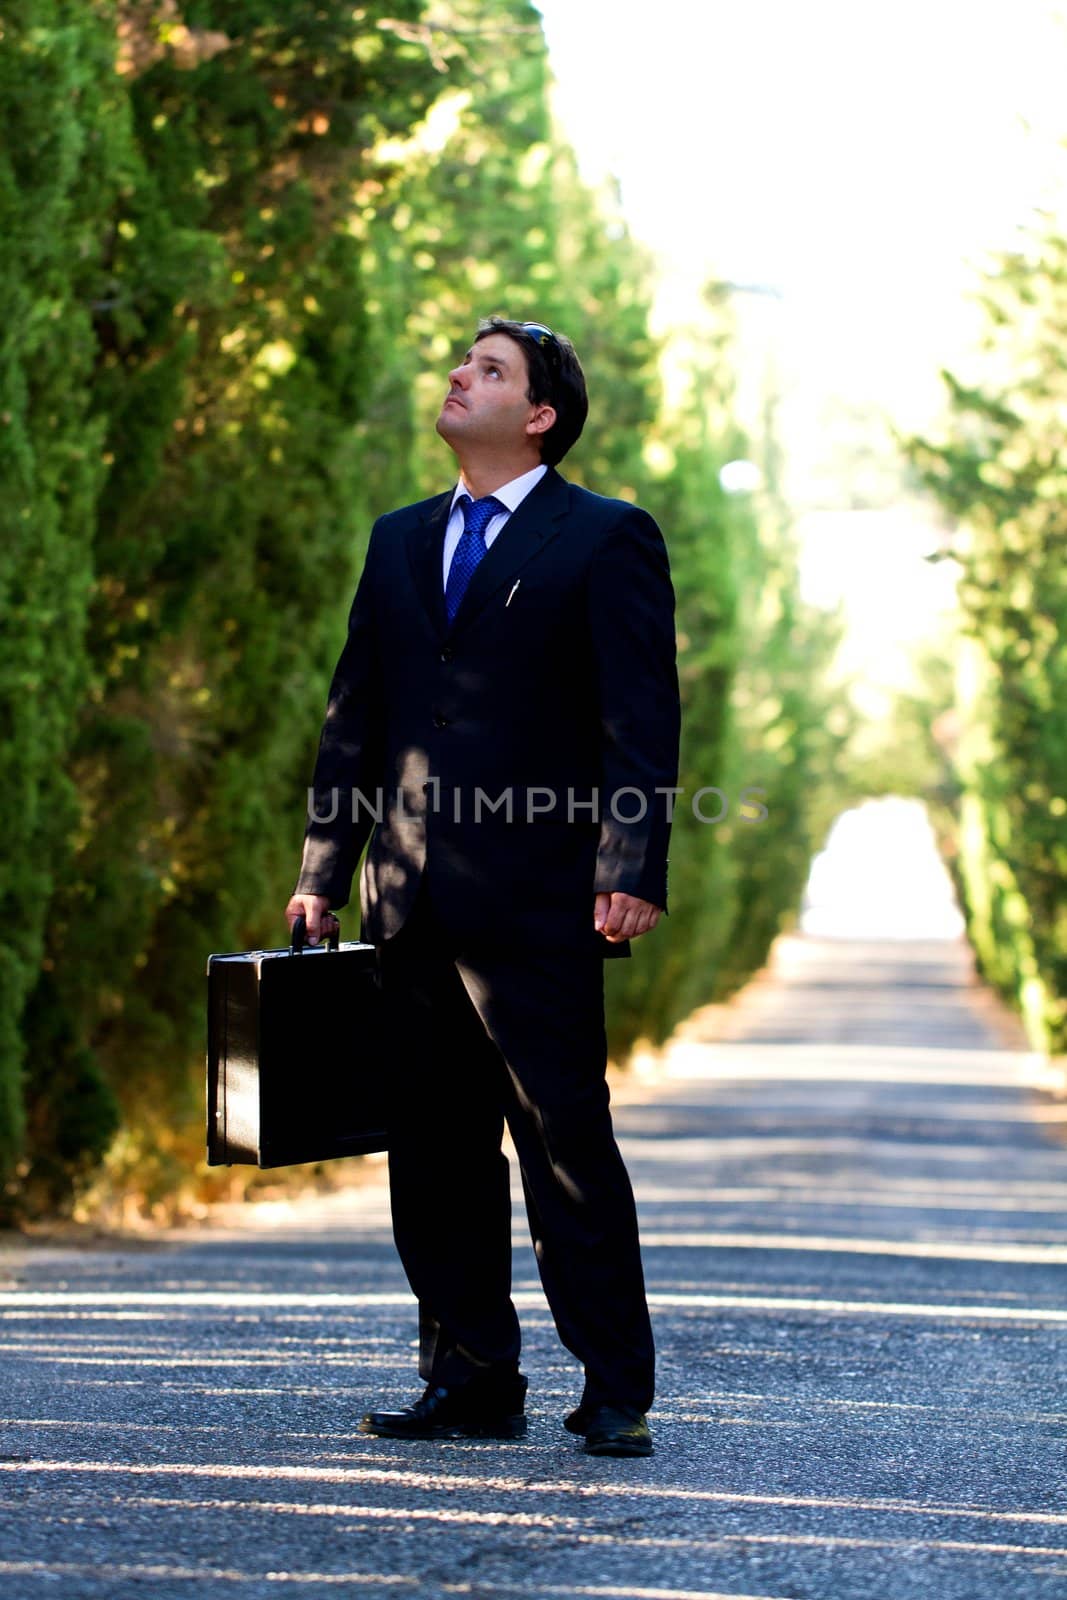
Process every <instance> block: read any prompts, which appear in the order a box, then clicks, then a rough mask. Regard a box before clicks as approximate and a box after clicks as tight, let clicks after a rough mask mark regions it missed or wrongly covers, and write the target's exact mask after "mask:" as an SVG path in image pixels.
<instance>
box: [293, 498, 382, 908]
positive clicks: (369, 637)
mask: <svg viewBox="0 0 1067 1600" xmlns="http://www.w3.org/2000/svg"><path fill="white" fill-rule="evenodd" d="M377 526H378V525H377V523H376V524H375V529H374V532H372V534H371V540H370V545H369V548H368V550H367V559H366V561H365V562H364V565H363V573H362V576H361V577H360V580H359V585H358V587H357V589H356V594H355V599H354V600H353V602H352V608H351V610H350V612H349V617H348V637H347V639H346V641H345V646H344V649H343V650H342V652H341V656H340V659H339V661H338V663H337V667H336V669H335V671H334V675H333V680H332V682H331V684H330V692H329V697H328V700H327V705H326V720H325V722H324V723H323V727H322V735H321V737H320V739H319V750H318V757H317V759H316V762H315V771H314V774H313V776H312V780H311V789H310V791H309V793H308V821H307V828H306V831H305V835H304V856H303V861H302V863H301V868H300V876H299V878H298V879H297V883H296V888H295V889H294V891H293V892H294V894H317V895H326V896H327V898H328V899H329V902H330V905H331V906H332V907H334V908H337V909H339V908H340V907H341V906H343V905H346V904H347V902H348V899H349V896H350V894H351V890H352V878H353V875H354V873H355V870H356V864H357V862H358V861H359V858H360V854H361V853H362V850H363V847H364V845H365V844H366V843H367V840H368V838H369V837H370V832H371V828H372V827H373V825H374V820H375V817H374V812H375V810H378V811H380V797H379V791H380V788H381V786H382V784H383V782H384V737H383V725H384V716H383V705H382V676H381V657H380V652H379V647H378V627H377V618H376V613H375V601H374V566H375V533H376V532H377Z"/></svg>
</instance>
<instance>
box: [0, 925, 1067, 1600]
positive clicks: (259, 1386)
mask: <svg viewBox="0 0 1067 1600" xmlns="http://www.w3.org/2000/svg"><path fill="white" fill-rule="evenodd" d="M1040 1080H1041V1072H1040V1063H1039V1062H1037V1060H1036V1059H1035V1058H1034V1057H1032V1056H1030V1055H1028V1054H1027V1053H1026V1052H1025V1049H1024V1047H1023V1044H1022V1040H1021V1038H1020V1036H1019V1035H1018V1034H1017V1033H1016V1031H1015V1030H1014V1027H1013V1025H1012V1024H1011V1023H1010V1020H1009V1019H1007V1018H1006V1016H1005V1015H1004V1014H1003V1013H1001V1011H1000V1010H999V1008H998V1007H997V1006H996V1004H995V1003H994V1002H993V1001H992V1000H991V998H990V996H989V995H988V993H987V992H986V991H985V990H984V989H983V988H982V987H981V986H979V985H977V984H976V983H975V982H974V979H973V975H972V968H971V963H970V958H969V955H968V953H967V950H966V947H965V946H964V945H963V944H962V943H959V942H957V941H954V940H948V939H945V940H931V941H927V942H923V941H910V942H907V941H900V942H893V941H887V942H878V941H867V942H864V941H862V940H859V941H852V942H847V941H841V940H835V939H832V938H825V937H823V938H818V937H816V938H813V937H805V936H802V935H794V936H790V937H787V938H785V939H782V940H780V941H779V942H778V945H777V946H776V950H775V956H774V961H773V963H772V967H771V969H769V971H768V972H767V973H765V974H764V975H763V976H762V977H761V978H760V980H759V981H757V982H755V983H754V984H752V985H750V986H749V988H748V989H747V990H746V991H745V993H744V994H743V995H742V996H741V997H740V999H739V1000H738V1002H737V1003H735V1004H734V1005H731V1006H728V1007H725V1008H718V1009H716V1010H714V1011H709V1012H707V1013H704V1014H700V1015H698V1016H697V1017H696V1018H694V1019H693V1020H692V1021H691V1022H690V1024H689V1025H688V1026H687V1028H686V1029H685V1030H684V1032H683V1034H682V1036H681V1037H680V1038H679V1039H678V1040H677V1041H676V1042H675V1044H674V1046H673V1048H672V1050H671V1052H670V1055H669V1058H668V1061H667V1063H666V1065H665V1067H664V1068H663V1069H662V1070H661V1074H660V1076H659V1077H646V1078H640V1079H638V1080H636V1081H631V1082H630V1083H629V1084H628V1085H627V1086H626V1087H625V1088H624V1089H623V1090H622V1091H621V1093H620V1094H619V1096H618V1099H617V1106H618V1109H617V1123H618V1129H619V1133H620V1138H621V1142H622V1145H623V1149H624V1153H625V1156H626V1158H627V1161H628V1162H629V1165H630V1169H631V1172H632V1174H633V1177H634V1181H635V1185H636V1189H637V1194H638V1200H639V1204H640V1209H641V1216H642V1223H643V1235H644V1245H645V1252H646V1267H647V1276H648V1282H649V1289H650V1294H651V1302H652V1307H653V1317H654V1321H655V1325H656V1331H657V1337H658V1344H659V1350H660V1369H659V1370H660V1377H659V1395H658V1400H657V1404H656V1408H655V1411H654V1413H653V1414H652V1418H651V1420H652V1424H653V1429H654V1434H655V1439H656V1454H655V1455H654V1456H653V1457H652V1458H651V1460H645V1461H611V1460H592V1459H590V1458H587V1457H586V1456H584V1455H582V1454H581V1452H580V1447H579V1442H578V1441H577V1440H575V1439H574V1438H572V1437H571V1435H569V1434H567V1433H565V1432H564V1431H563V1429H562V1427H561V1425H560V1424H561V1418H562V1415H563V1413H564V1411H565V1409H566V1408H567V1407H568V1406H570V1405H571V1404H573V1403H574V1402H575V1400H576V1399H577V1396H578V1392H579V1387H580V1384H579V1375H578V1373H577V1371H576V1369H575V1366H574V1364H573V1362H572V1361H571V1360H570V1358H569V1357H567V1356H566V1355H565V1353H564V1352H563V1351H562V1350H561V1348H560V1347H559V1345H558V1343H557V1341H556V1339H555V1335H554V1332H553V1330H552V1327H551V1325H550V1321H549V1317H548V1314H547V1310H546V1307H545V1304H544V1301H543V1299H542V1296H541V1293H540V1289H539V1287H538V1283H537V1277H536V1271H535V1266H534V1261H533V1257H532V1254H531V1252H530V1248H529V1243H528V1239H527V1238H526V1235H525V1233H524V1231H523V1229H524V1218H523V1215H522V1211H521V1206H520V1207H517V1209H516V1239H517V1241H518V1245H519V1248H518V1250H517V1254H516V1269H515V1277H516V1288H517V1300H518V1303H519V1306H520V1312H521V1315H522V1318H523V1325H524V1330H525V1335H526V1350H525V1357H524V1359H525V1367H526V1370H527V1371H528V1373H529V1376H530V1380H531V1388H530V1419H531V1420H530V1431H529V1436H528V1438H527V1439H526V1440H525V1441H524V1442H521V1443H516V1444H495V1443H465V1442H457V1443H447V1444H405V1443H397V1442H392V1441H386V1440H374V1439H369V1438H365V1437H362V1436H361V1435H360V1434H359V1433H358V1432H357V1431H356V1423H357V1420H358V1418H359V1416H360V1414H361V1413H362V1412H363V1411H364V1410H365V1409H366V1408H368V1407H369V1406H371V1405H380V1404H381V1403H382V1402H396V1403H401V1404H403V1403H406V1402H407V1401H408V1399H409V1398H410V1397H412V1396H413V1395H414V1394H415V1393H416V1392H417V1390H418V1385H417V1381H416V1379H415V1374H414V1348H413V1341H414V1332H415V1329H414V1317H413V1308H412V1304H411V1301H410V1299H409V1296H408V1293H407V1289H406V1286H405V1284H404V1281H403V1278H402V1275H401V1272H400V1269H399V1267H398V1265H397V1262H396V1260H395V1258H394V1254H393V1249H392V1245H391V1242H390V1235H389V1228H388V1214H387V1202H386V1195H385V1192H384V1189H383V1187H382V1168H381V1167H380V1166H372V1167H371V1168H370V1170H369V1176H368V1181H367V1182H366V1183H365V1184H363V1185H362V1186H361V1187H357V1188H354V1189H350V1190H346V1191H342V1192H340V1193H338V1194H334V1195H331V1196H329V1197H326V1198H320V1199H317V1200H316V1199H313V1200H307V1201H301V1202H299V1203H295V1204H288V1205H285V1204H281V1203H279V1204H277V1205H266V1206H260V1207H255V1208H250V1207H245V1208H244V1210H245V1211H255V1213H256V1217H255V1218H254V1219H253V1220H252V1221H248V1222H241V1223H240V1224H234V1223H232V1222H227V1224H226V1225H225V1226H221V1227H220V1226H218V1225H216V1226H215V1227H213V1228H206V1229H199V1230H196V1229H188V1230H185V1231H182V1232H175V1233H171V1234H168V1235H166V1236H164V1238H163V1239H162V1240H161V1241H153V1242H152V1243H150V1244H140V1245H139V1244H137V1242H136V1241H118V1242H114V1241H113V1242H111V1243H110V1244H106V1245H105V1246H104V1247H98V1248H94V1249H82V1248H79V1249H75V1248H56V1247H43V1248H42V1247H35V1248H26V1247H23V1246H18V1245H17V1244H11V1245H9V1246H8V1247H7V1248H6V1249H5V1251H4V1253H3V1255H2V1258H0V1317H2V1327H0V1339H2V1344H3V1362H4V1372H5V1377H4V1384H3V1394H2V1399H0V1411H2V1414H3V1422H2V1427H0V1490H2V1500H3V1509H2V1527H0V1532H2V1538H0V1593H2V1594H3V1596H4V1597H5V1600H37V1597H39V1596H44V1595H56V1596H58V1597H61V1600H90V1597H91V1600H126V1597H130V1596H134V1595H137V1596H142V1595H151V1596H153V1597H154V1600H185V1597H189V1600H192V1597H194V1596H195V1597H196V1600H228V1597H231V1596H232V1597H233V1600H261V1597H262V1600H268V1597H269V1600H280V1597H282V1596H285V1595H291V1596H293V1597H294V1600H295V1597H298V1596H299V1597H301V1600H304V1597H307V1600H311V1597H315V1596H322V1597H326V1596H334V1595H337V1594H342V1595H351V1596H364V1595H365V1596H367V1597H368V1600H371V1597H374V1600H377V1597H378V1596H394V1595H395V1596H398V1597H399V1596H406V1595H418V1596H420V1597H426V1600H437V1597H443V1596H453V1595H458V1596H476V1597H484V1600H512V1597H515V1600H518V1597H522V1600H550V1597H558V1596H574V1597H579V1596H580V1597H585V1596H605V1597H620V1600H622V1597H630V1600H660V1597H671V1600H712V1597H723V1596H725V1597H729V1600H743V1597H744V1600H748V1597H758V1600H784V1597H790V1600H861V1597H863V1600H867V1597H870V1600H918V1597H920V1596H921V1597H923V1600H1054V1597H1055V1600H1063V1597H1064V1596H1065V1595H1067V1393H1065V1387H1064V1383H1065V1377H1067V1359H1065V1355H1064V1340H1065V1338H1067V1297H1065V1294H1064V1281H1065V1277H1064V1266H1065V1264H1067V1224H1065V1222H1064V1210H1065V1205H1067V1145H1065V1143H1064V1141H1063V1138H1062V1130H1063V1116H1062V1110H1061V1109H1060V1108H1059V1107H1058V1106H1057V1104H1056V1102H1055V1101H1054V1100H1053V1099H1052V1098H1051V1097H1050V1096H1049V1095H1047V1094H1045V1093H1043V1092H1042V1089H1041V1087H1040Z"/></svg>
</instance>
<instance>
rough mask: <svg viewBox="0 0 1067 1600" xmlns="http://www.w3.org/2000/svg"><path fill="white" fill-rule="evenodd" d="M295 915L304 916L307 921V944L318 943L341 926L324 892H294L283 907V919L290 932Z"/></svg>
mask: <svg viewBox="0 0 1067 1600" xmlns="http://www.w3.org/2000/svg"><path fill="white" fill-rule="evenodd" d="M297 917H304V918H305V920H306V921H307V929H308V944H318V942H319V940H320V939H321V938H323V937H324V936H326V935H328V934H331V933H336V932H337V929H338V928H339V927H340V926H341V924H340V923H339V922H338V920H337V918H336V917H335V916H334V914H333V912H332V911H331V910H330V902H329V900H328V899H327V897H326V895H324V894H294V895H293V897H292V899H291V900H290V901H289V904H288V905H287V906H286V908H285V920H286V922H287V923H288V924H289V932H290V933H292V931H293V923H294V922H295V921H296V919H297Z"/></svg>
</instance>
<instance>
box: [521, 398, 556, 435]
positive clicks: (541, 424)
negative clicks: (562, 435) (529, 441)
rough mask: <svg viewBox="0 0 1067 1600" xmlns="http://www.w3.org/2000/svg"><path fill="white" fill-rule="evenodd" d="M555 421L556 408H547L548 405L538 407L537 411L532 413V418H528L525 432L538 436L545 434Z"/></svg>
mask: <svg viewBox="0 0 1067 1600" xmlns="http://www.w3.org/2000/svg"><path fill="white" fill-rule="evenodd" d="M555 420H556V408H555V406H549V405H543V406H538V408H537V410H536V411H535V412H534V414H533V416H532V417H531V418H530V420H529V422H528V423H527V424H526V432H527V433H533V434H538V435H539V434H542V433H547V432H548V430H549V428H551V427H552V425H553V424H554V422H555Z"/></svg>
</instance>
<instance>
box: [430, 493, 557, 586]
mask: <svg viewBox="0 0 1067 1600" xmlns="http://www.w3.org/2000/svg"><path fill="white" fill-rule="evenodd" d="M547 471H548V468H547V467H546V466H540V467H532V468H531V469H530V471H529V472H524V473H523V475H522V477H521V478H512V480H511V482H510V483H505V484H504V485H503V486H502V487H501V488H499V489H494V490H493V497H494V499H496V500H499V501H500V504H501V505H502V506H506V507H507V510H506V511H498V512H497V513H496V516H495V517H493V518H492V519H491V520H490V521H489V523H488V524H487V525H486V529H485V548H486V549H487V550H488V549H489V547H490V545H491V544H492V542H493V540H494V539H495V538H496V536H497V534H498V533H499V532H500V530H501V528H503V527H504V526H505V525H506V524H507V520H508V518H509V517H510V516H511V514H512V512H513V511H517V510H518V509H519V507H520V506H521V505H522V502H523V501H524V500H525V499H526V496H527V495H528V494H529V492H530V490H531V489H533V488H534V487H535V486H536V485H537V484H539V483H540V482H541V479H542V478H543V477H544V475H545V473H546V472H547ZM464 494H469V495H470V497H471V499H472V500H474V499H476V498H477V496H476V495H474V494H471V491H470V489H468V488H467V485H466V484H465V483H464V482H463V479H462V478H460V480H459V482H458V483H457V484H456V490H455V493H454V494H453V496H452V511H451V514H450V516H449V519H448V527H447V528H446V529H445V553H444V562H443V566H442V571H441V582H442V584H443V585H444V587H445V588H447V587H448V569H449V567H450V566H451V565H452V557H453V556H454V555H455V553H456V546H457V545H458V544H459V541H460V535H461V534H462V532H463V510H462V507H461V506H459V505H458V504H457V502H458V500H459V498H460V496H461V495H464ZM483 498H487V497H483Z"/></svg>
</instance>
